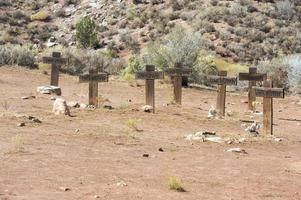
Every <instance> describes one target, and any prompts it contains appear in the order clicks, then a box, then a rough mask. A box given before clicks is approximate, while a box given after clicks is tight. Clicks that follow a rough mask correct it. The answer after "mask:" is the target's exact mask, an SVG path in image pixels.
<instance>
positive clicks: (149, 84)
mask: <svg viewBox="0 0 301 200" xmlns="http://www.w3.org/2000/svg"><path fill="white" fill-rule="evenodd" d="M162 77H163V74H162V72H156V71H155V66H154V65H146V66H145V71H144V72H137V73H136V79H145V103H146V105H150V106H152V107H153V113H155V79H160V78H162Z"/></svg>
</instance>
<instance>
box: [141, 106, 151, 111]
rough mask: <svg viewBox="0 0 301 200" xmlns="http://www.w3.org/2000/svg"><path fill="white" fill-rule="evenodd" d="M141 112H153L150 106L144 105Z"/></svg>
mask: <svg viewBox="0 0 301 200" xmlns="http://www.w3.org/2000/svg"><path fill="white" fill-rule="evenodd" d="M142 110H143V111H144V112H152V111H153V107H152V106H150V105H145V106H143V107H142Z"/></svg>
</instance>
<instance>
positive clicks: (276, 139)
mask: <svg viewBox="0 0 301 200" xmlns="http://www.w3.org/2000/svg"><path fill="white" fill-rule="evenodd" d="M274 140H275V141H276V142H281V141H282V139H281V138H275V139H274Z"/></svg>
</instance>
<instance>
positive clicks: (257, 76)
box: [239, 67, 266, 110]
mask: <svg viewBox="0 0 301 200" xmlns="http://www.w3.org/2000/svg"><path fill="white" fill-rule="evenodd" d="M239 80H242V81H249V92H248V107H249V110H253V109H254V106H253V102H255V101H256V96H255V94H254V91H253V90H252V87H254V86H256V82H257V81H264V80H266V73H257V68H256V67H250V68H249V73H239Z"/></svg>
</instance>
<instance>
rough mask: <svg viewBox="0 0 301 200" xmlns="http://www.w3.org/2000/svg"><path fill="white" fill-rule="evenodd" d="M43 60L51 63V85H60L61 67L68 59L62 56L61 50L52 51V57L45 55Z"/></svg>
mask: <svg viewBox="0 0 301 200" xmlns="http://www.w3.org/2000/svg"><path fill="white" fill-rule="evenodd" d="M43 62H44V63H48V64H51V78H50V85H53V86H58V85H59V68H60V67H61V65H64V64H66V62H67V59H66V58H61V53H60V52H52V57H43Z"/></svg>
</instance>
